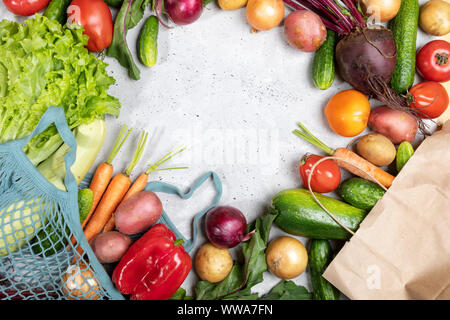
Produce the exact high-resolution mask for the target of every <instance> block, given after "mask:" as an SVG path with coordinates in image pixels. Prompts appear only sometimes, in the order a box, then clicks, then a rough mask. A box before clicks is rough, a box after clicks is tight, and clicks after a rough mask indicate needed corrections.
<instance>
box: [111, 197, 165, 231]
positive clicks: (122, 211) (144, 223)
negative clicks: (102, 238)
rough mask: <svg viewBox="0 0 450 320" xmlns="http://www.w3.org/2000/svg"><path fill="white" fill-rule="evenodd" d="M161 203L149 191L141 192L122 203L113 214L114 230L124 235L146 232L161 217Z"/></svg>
mask: <svg viewBox="0 0 450 320" xmlns="http://www.w3.org/2000/svg"><path fill="white" fill-rule="evenodd" d="M162 211H163V209H162V203H161V200H160V199H159V198H158V196H157V195H156V194H155V193H153V192H151V191H146V190H144V191H141V192H139V193H137V194H135V195H134V196H131V197H130V198H128V199H126V200H125V201H123V202H122V203H121V204H120V205H119V206H118V207H117V210H116V212H115V213H114V221H115V224H116V229H117V230H118V231H120V232H122V233H124V234H137V233H140V232H142V231H145V230H147V229H148V228H149V227H151V225H152V224H154V223H155V222H156V221H158V220H159V218H161V215H162Z"/></svg>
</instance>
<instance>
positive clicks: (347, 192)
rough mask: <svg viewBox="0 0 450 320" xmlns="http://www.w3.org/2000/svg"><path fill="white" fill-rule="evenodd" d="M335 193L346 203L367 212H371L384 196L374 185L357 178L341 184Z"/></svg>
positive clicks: (378, 187) (382, 191)
mask: <svg viewBox="0 0 450 320" xmlns="http://www.w3.org/2000/svg"><path fill="white" fill-rule="evenodd" d="M337 192H338V194H339V195H340V196H341V197H342V199H344V200H345V201H346V202H347V203H349V204H351V205H352V206H354V207H356V208H359V209H363V210H367V211H370V210H372V208H373V207H374V206H375V204H376V203H377V202H378V200H380V199H381V198H382V197H383V196H384V194H385V191H384V189H383V188H382V187H380V186H379V185H377V184H376V183H374V182H372V181H368V180H366V179H362V178H357V177H354V178H350V179H348V180H346V181H344V182H342V183H341V184H340V186H339V188H338V190H337Z"/></svg>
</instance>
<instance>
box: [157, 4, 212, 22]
mask: <svg viewBox="0 0 450 320" xmlns="http://www.w3.org/2000/svg"><path fill="white" fill-rule="evenodd" d="M164 9H165V10H166V12H167V15H168V16H169V18H170V20H172V21H173V23H175V24H177V25H187V24H191V23H193V22H194V21H196V20H197V19H198V18H200V16H201V15H202V12H203V1H202V0H165V1H164Z"/></svg>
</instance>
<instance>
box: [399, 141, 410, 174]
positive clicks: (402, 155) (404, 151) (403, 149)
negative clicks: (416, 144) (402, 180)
mask: <svg viewBox="0 0 450 320" xmlns="http://www.w3.org/2000/svg"><path fill="white" fill-rule="evenodd" d="M413 153H414V148H413V146H412V145H411V143H409V142H408V141H403V142H402V143H400V145H399V146H398V148H397V156H396V158H395V166H396V167H397V172H400V170H402V168H403V167H404V166H405V164H406V162H408V160H409V159H410V158H411V157H412V155H413Z"/></svg>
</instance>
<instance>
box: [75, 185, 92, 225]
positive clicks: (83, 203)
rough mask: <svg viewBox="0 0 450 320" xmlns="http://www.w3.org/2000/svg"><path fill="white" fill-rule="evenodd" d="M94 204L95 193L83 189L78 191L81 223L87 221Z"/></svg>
mask: <svg viewBox="0 0 450 320" xmlns="http://www.w3.org/2000/svg"><path fill="white" fill-rule="evenodd" d="M93 202H94V192H93V191H92V190H91V189H89V188H86V189H81V190H80V191H78V211H79V212H80V223H83V221H84V220H85V219H86V217H87V215H88V214H89V211H91V207H92V203H93Z"/></svg>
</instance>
